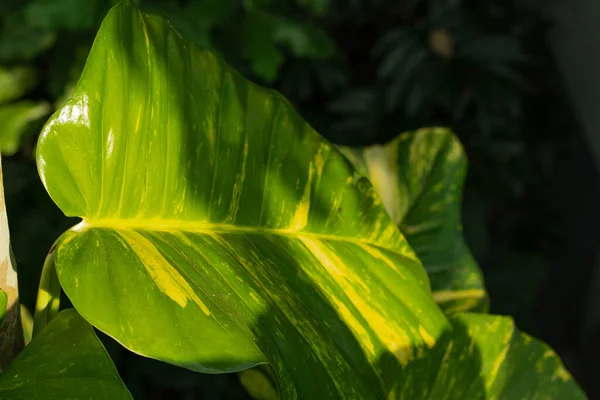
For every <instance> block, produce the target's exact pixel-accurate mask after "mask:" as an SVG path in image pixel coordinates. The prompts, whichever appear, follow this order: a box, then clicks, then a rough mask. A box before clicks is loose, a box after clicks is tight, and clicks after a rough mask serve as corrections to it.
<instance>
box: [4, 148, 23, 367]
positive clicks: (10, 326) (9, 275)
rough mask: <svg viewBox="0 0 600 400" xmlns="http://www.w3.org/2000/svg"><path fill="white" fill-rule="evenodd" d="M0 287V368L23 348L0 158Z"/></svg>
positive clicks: (16, 284)
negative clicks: (1, 301) (2, 299)
mask: <svg viewBox="0 0 600 400" xmlns="http://www.w3.org/2000/svg"><path fill="white" fill-rule="evenodd" d="M0 289H2V290H4V291H5V292H6V294H7V295H8V302H7V304H6V314H5V315H4V320H3V321H2V325H0V370H2V369H4V368H5V367H6V366H7V365H8V364H9V363H10V362H11V361H12V359H13V358H15V357H16V356H17V354H19V352H20V351H21V350H22V349H23V331H22V329H21V313H20V307H19V285H18V280H17V267H16V263H15V260H14V258H13V257H12V253H11V251H10V233H9V230H8V219H7V217H6V205H5V203H4V184H3V183H2V161H1V158H0Z"/></svg>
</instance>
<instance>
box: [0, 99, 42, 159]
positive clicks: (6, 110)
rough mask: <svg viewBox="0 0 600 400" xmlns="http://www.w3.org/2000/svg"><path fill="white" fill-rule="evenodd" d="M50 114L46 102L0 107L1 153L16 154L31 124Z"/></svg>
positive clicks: (27, 102) (30, 102)
mask: <svg viewBox="0 0 600 400" xmlns="http://www.w3.org/2000/svg"><path fill="white" fill-rule="evenodd" d="M49 112H50V105H49V104H48V103H45V102H41V103H36V102H32V101H27V100H24V101H20V102H17V103H12V104H5V105H2V106H0V151H1V152H2V154H5V155H12V154H14V153H16V151H17V150H18V149H19V146H20V144H21V138H22V136H23V135H24V134H25V133H26V132H27V127H28V125H29V123H30V122H33V121H36V120H38V119H40V118H41V117H43V116H45V115H47V114H48V113H49Z"/></svg>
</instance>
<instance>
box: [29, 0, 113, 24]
mask: <svg viewBox="0 0 600 400" xmlns="http://www.w3.org/2000/svg"><path fill="white" fill-rule="evenodd" d="M103 3H104V2H103V1H102V0H86V1H80V0H33V1H31V2H29V4H28V5H27V7H26V8H25V17H26V18H27V22H28V25H30V26H32V27H35V28H41V29H51V30H56V29H67V30H82V29H92V28H94V27H95V26H96V24H97V22H98V20H99V17H100V16H101V15H102V10H103Z"/></svg>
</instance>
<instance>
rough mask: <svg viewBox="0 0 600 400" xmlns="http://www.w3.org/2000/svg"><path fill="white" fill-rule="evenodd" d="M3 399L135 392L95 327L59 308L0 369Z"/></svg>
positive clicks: (88, 399) (113, 398) (91, 398)
mask: <svg viewBox="0 0 600 400" xmlns="http://www.w3.org/2000/svg"><path fill="white" fill-rule="evenodd" d="M0 398H1V399H3V400H32V399H36V400H45V399H48V400H56V399H81V400H84V399H85V400H95V399H98V400H100V399H102V400H108V399H110V400H119V399H131V395H130V394H129V392H128V391H127V389H126V388H125V385H124V384H123V382H122V381H121V378H119V375H118V374H117V371H116V369H115V367H114V365H113V363H112V360H111V359H110V357H109V356H108V354H107V353H106V350H104V347H102V344H101V343H100V341H99V340H98V338H97V337H96V334H95V333H94V331H93V329H92V327H91V326H90V325H89V324H88V323H87V322H85V320H84V319H83V318H81V317H80V316H79V314H77V312H76V311H75V310H73V309H70V310H65V311H63V312H61V313H60V314H59V315H58V316H57V317H56V318H55V319H54V320H52V322H50V324H49V325H48V326H47V327H46V329H45V330H44V331H43V332H42V333H41V334H40V335H39V336H37V337H36V338H35V339H34V340H33V341H32V342H31V343H30V344H29V345H28V346H27V347H26V348H25V350H23V351H22V352H21V353H20V354H19V355H18V356H17V358H16V359H15V360H14V361H13V362H12V363H11V364H10V365H9V366H8V367H7V368H6V369H5V370H4V371H3V372H2V373H0Z"/></svg>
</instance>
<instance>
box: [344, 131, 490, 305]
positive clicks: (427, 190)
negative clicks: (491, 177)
mask: <svg viewBox="0 0 600 400" xmlns="http://www.w3.org/2000/svg"><path fill="white" fill-rule="evenodd" d="M342 151H343V152H344V154H346V155H347V157H348V158H349V159H350V160H351V161H352V162H353V164H354V165H355V166H356V168H357V169H358V170H359V171H361V172H362V173H363V174H364V175H365V176H368V177H369V179H370V180H371V182H372V183H373V185H374V186H375V189H376V190H377V192H378V193H379V194H380V196H381V198H382V200H383V203H384V204H385V207H386V209H387V210H388V213H389V214H390V216H391V217H392V220H393V221H394V222H395V223H396V224H397V225H398V227H399V228H400V230H401V231H402V233H404V235H405V237H406V239H407V240H408V242H409V243H410V245H411V246H412V248H413V249H414V251H415V252H416V253H417V256H418V257H419V259H420V260H421V261H422V262H423V265H424V266H425V269H426V270H427V273H428V275H429V279H430V281H431V287H432V291H433V296H434V298H435V299H436V301H437V302H438V303H439V304H440V306H441V307H442V309H444V311H445V312H446V313H453V312H456V311H469V310H472V311H486V310H487V307H488V305H487V304H488V301H487V294H486V292H485V287H484V283H483V276H482V274H481V271H480V270H479V266H478V265H477V262H476V261H475V259H474V258H473V256H472V255H471V252H470V251H469V249H468V247H467V245H466V244H465V240H464V238H463V236H462V224H461V218H460V207H461V196H462V186H463V182H464V179H465V173H466V168H467V160H466V157H465V154H464V150H463V148H462V146H461V144H460V142H459V141H458V139H457V138H456V137H455V136H454V135H453V134H452V132H450V131H448V130H446V129H441V128H437V129H421V130H418V131H415V132H409V133H405V134H402V135H400V136H399V137H397V138H396V139H394V140H392V141H391V142H389V143H387V144H386V145H384V146H380V145H376V146H372V147H368V148H365V149H350V148H344V149H342Z"/></svg>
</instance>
